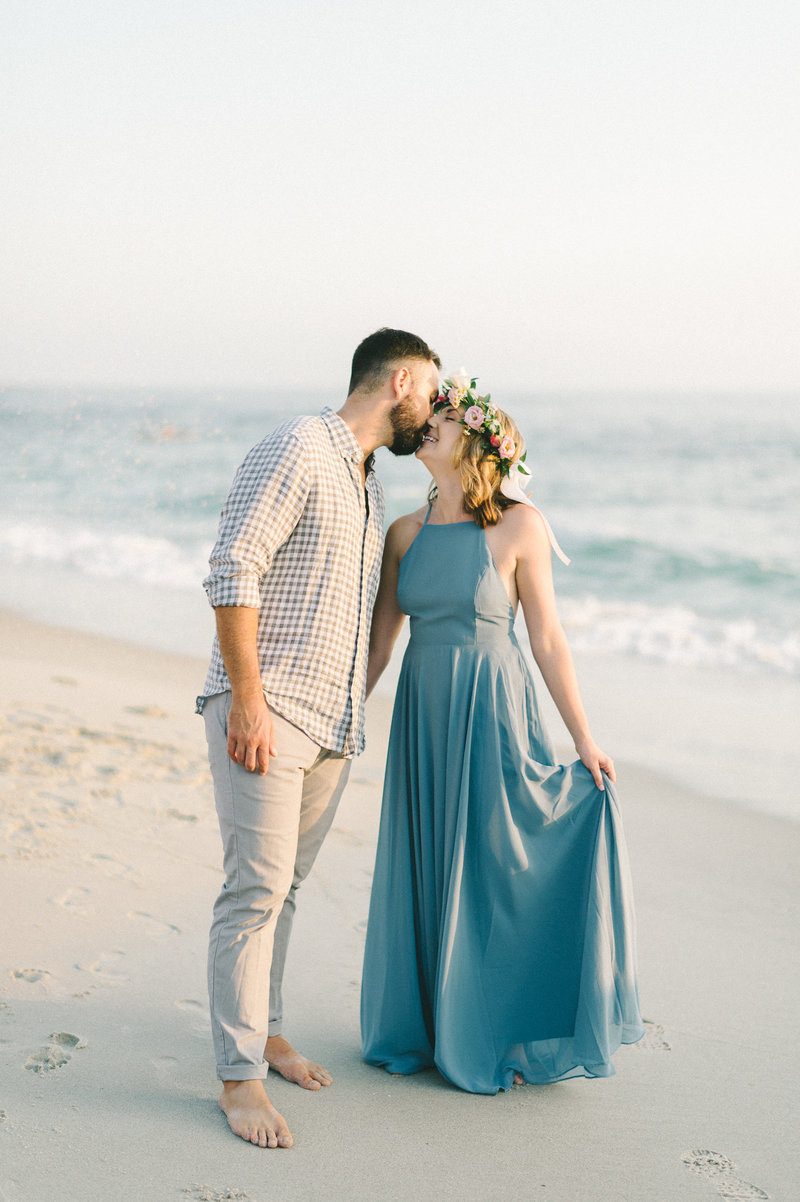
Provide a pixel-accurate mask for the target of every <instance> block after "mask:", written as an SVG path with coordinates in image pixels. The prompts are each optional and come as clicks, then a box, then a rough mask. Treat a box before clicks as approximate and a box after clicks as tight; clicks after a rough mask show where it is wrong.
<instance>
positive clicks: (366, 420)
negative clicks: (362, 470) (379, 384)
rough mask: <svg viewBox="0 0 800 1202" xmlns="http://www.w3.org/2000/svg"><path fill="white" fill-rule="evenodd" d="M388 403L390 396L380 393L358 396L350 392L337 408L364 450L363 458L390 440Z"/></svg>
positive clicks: (390, 429)
mask: <svg viewBox="0 0 800 1202" xmlns="http://www.w3.org/2000/svg"><path fill="white" fill-rule="evenodd" d="M389 403H390V398H389V397H383V396H382V395H380V394H374V395H371V396H359V394H358V393H351V395H350V396H349V397H348V398H347V400H346V401H345V403H344V404H343V405H342V407H341V409H339V410H337V413H338V416H339V417H340V418H341V419H342V421H343V422H344V423H345V425H347V426H349V427H350V429H351V430H352V432H353V436H354V438H355V440H356V442H357V443H358V445H359V446H360V447H361V450H362V451H363V452H364V459H367V458H368V457H369V456H370V455H371V454H372V452H373V451H375V450H377V448H378V447H385V446H386V445H387V444H388V443H389V442H390V441H391V437H392V428H391V424H390V422H389V420H388V416H387V412H388V407H389Z"/></svg>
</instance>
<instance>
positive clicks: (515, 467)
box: [500, 460, 569, 563]
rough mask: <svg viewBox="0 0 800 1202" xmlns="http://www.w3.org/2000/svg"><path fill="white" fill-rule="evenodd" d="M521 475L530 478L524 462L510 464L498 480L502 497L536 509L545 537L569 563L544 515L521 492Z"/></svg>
mask: <svg viewBox="0 0 800 1202" xmlns="http://www.w3.org/2000/svg"><path fill="white" fill-rule="evenodd" d="M523 475H524V476H528V477H529V478H530V472H529V471H528V469H527V468H526V467H525V466H524V464H521V463H520V462H519V460H518V461H517V462H516V463H514V464H512V466H511V470H510V471H509V473H508V475H507V476H504V477H503V479H502V481H501V482H500V492H501V493H502V494H503V496H504V497H508V499H509V501H519V502H520V504H521V505H529V506H530V507H531V509H535V510H536V512H537V513H538V515H539V517H540V518H541V519H542V521H543V522H544V528H545V530H546V531H547V537H548V538H549V539H550V546H551V547H552V548H553V550H554V551H555V553H556V555H557V556H558V558H559V559H560V560H561V562H562V563H569V559H568V557H567V556H566V555H565V554H564V552H563V551H562V550H561V548H560V547H559V545H558V539H557V538H556V536H555V535H554V534H553V529H552V527H551V525H550V523H549V522H548V520H547V518H546V517H545V516H544V514H543V513H542V511H541V509H539V508H538V507H537V506H536V505H534V503H533V501H532V500H531V499H530V497H529V496H528V495H527V494H526V493H525V492H523V489H522V484H521V483H520V476H523Z"/></svg>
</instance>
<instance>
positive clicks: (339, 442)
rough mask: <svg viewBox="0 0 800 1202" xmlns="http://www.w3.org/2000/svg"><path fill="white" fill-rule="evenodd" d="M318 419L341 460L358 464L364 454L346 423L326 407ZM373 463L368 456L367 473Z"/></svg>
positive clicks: (371, 456)
mask: <svg viewBox="0 0 800 1202" xmlns="http://www.w3.org/2000/svg"><path fill="white" fill-rule="evenodd" d="M320 417H321V418H322V420H323V421H324V423H325V425H326V427H327V429H328V433H329V435H330V438H331V442H332V443H333V445H334V446H335V447H336V450H337V451H338V452H339V454H340V455H341V456H342V458H343V459H349V460H350V461H351V463H360V462H361V460H362V459H363V458H364V452H363V451H362V449H361V447H360V446H359V443H358V439H357V438H356V436H355V434H354V433H353V431H352V430H351V429H350V427H349V426H348V424H347V422H346V421H344V420H343V419H342V418H341V417H339V414H338V413H334V411H333V409H331V408H330V407H329V406H328V405H326V406H325V408H324V409H323V410H322V413H321V414H320ZM373 463H374V456H373V455H369V456H368V457H367V461H366V463H365V464H364V467H365V469H366V471H367V472H369V471H370V470H371V468H372V465H373Z"/></svg>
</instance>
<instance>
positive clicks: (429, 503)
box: [422, 501, 431, 526]
mask: <svg viewBox="0 0 800 1202" xmlns="http://www.w3.org/2000/svg"><path fill="white" fill-rule="evenodd" d="M430 516H431V502H430V501H428V508H427V509H426V510H425V521H424V522H423V523H422V524H423V526H427V524H428V518H429V517H430Z"/></svg>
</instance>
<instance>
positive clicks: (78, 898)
mask: <svg viewBox="0 0 800 1202" xmlns="http://www.w3.org/2000/svg"><path fill="white" fill-rule="evenodd" d="M90 892H91V890H89V889H84V888H83V887H82V886H81V885H73V886H71V887H70V888H69V889H67V891H66V893H61V894H60V895H59V896H58V897H51V898H50V901H51V902H55V904H56V905H57V906H63V907H64V909H65V910H70V911H71V912H72V913H73V914H88V910H87V909H86V906H85V903H86V899H87V898H88V897H89V894H90Z"/></svg>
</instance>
